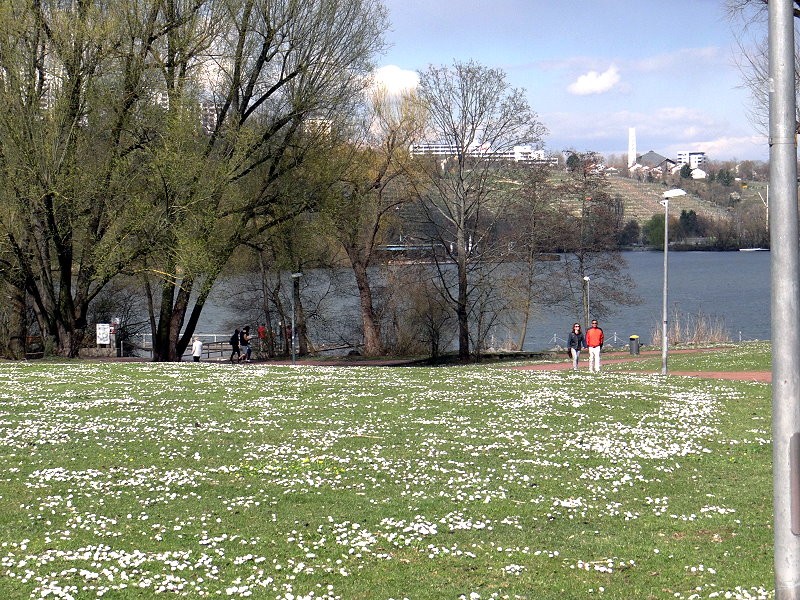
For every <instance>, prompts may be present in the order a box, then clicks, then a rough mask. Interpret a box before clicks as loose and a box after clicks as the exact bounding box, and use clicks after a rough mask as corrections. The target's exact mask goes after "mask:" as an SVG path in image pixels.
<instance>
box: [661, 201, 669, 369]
mask: <svg viewBox="0 0 800 600" xmlns="http://www.w3.org/2000/svg"><path fill="white" fill-rule="evenodd" d="M661 203H662V204H663V205H664V289H663V290H662V292H661V374H662V375H666V374H667V273H668V268H667V267H668V262H667V261H668V258H667V257H668V253H669V197H668V196H666V195H665V196H664V200H663V201H662V202H661Z"/></svg>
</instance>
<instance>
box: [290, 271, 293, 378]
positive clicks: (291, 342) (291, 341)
mask: <svg viewBox="0 0 800 600" xmlns="http://www.w3.org/2000/svg"><path fill="white" fill-rule="evenodd" d="M289 343H290V344H291V345H292V364H294V279H292V331H291V339H290V340H289Z"/></svg>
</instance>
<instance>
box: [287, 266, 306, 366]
mask: <svg viewBox="0 0 800 600" xmlns="http://www.w3.org/2000/svg"><path fill="white" fill-rule="evenodd" d="M302 276H303V274H302V273H300V272H297V273H292V339H291V340H290V341H289V342H290V343H291V345H292V364H294V361H295V358H294V357H295V343H294V337H295V334H294V329H295V320H296V318H295V302H294V296H295V294H296V293H297V290H298V289H299V287H300V278H301V277H302Z"/></svg>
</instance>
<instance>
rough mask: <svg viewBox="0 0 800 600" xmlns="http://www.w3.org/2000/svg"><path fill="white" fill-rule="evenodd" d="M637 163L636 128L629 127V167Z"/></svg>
mask: <svg viewBox="0 0 800 600" xmlns="http://www.w3.org/2000/svg"><path fill="white" fill-rule="evenodd" d="M635 164H636V128H635V127H629V128H628V168H629V169H630V168H631V167H632V166H633V165H635Z"/></svg>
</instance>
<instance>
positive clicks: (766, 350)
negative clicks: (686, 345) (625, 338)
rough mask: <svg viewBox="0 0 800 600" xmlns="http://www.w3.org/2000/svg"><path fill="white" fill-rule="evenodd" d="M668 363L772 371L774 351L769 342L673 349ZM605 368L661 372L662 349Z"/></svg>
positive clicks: (686, 367)
mask: <svg viewBox="0 0 800 600" xmlns="http://www.w3.org/2000/svg"><path fill="white" fill-rule="evenodd" d="M626 358H627V357H626ZM667 364H668V367H669V371H728V372H730V371H770V370H771V369H772V351H771V346H770V344H769V343H767V342H748V343H744V344H731V345H727V346H723V347H721V348H718V349H712V350H708V349H697V350H688V349H680V351H678V350H677V349H671V350H670V351H669V353H668V355H667ZM603 368H608V369H610V370H613V371H644V372H653V373H655V372H658V373H660V372H661V354H660V349H659V353H658V354H657V355H654V354H650V355H647V356H645V355H642V356H641V357H640V358H639V359H637V360H636V361H635V362H624V363H613V362H611V361H608V362H607V363H606V365H604V367H603Z"/></svg>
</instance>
